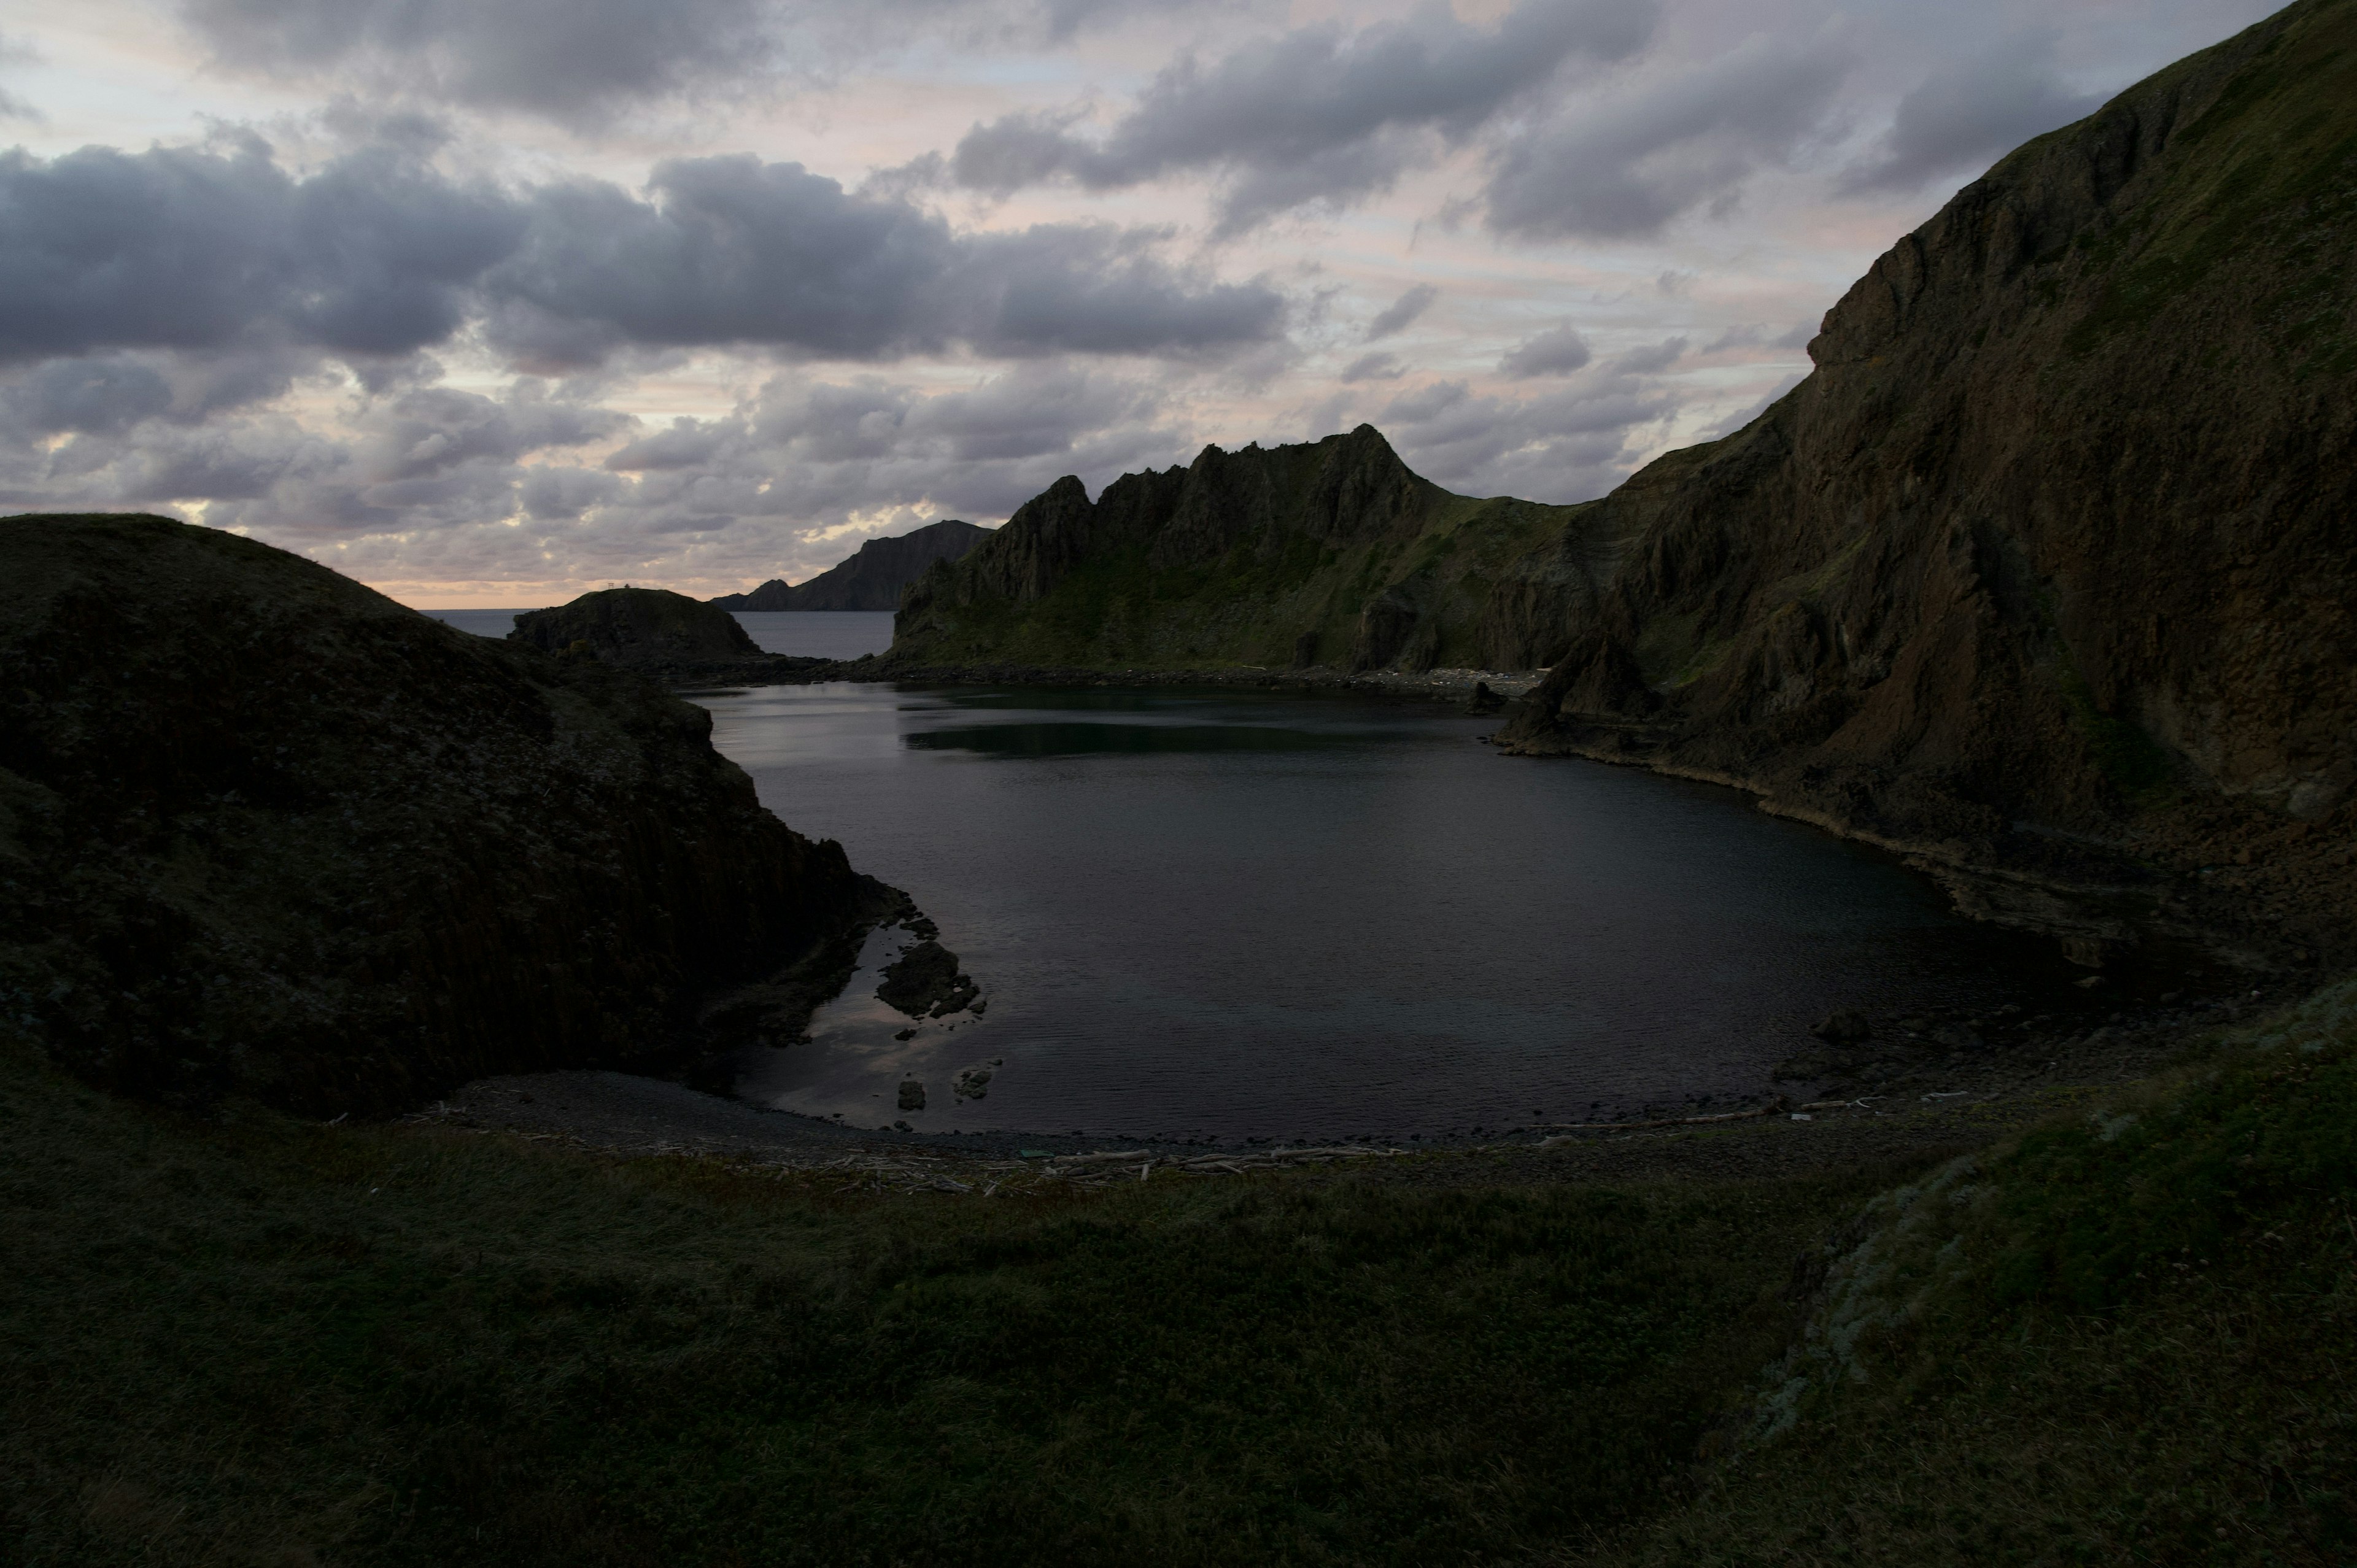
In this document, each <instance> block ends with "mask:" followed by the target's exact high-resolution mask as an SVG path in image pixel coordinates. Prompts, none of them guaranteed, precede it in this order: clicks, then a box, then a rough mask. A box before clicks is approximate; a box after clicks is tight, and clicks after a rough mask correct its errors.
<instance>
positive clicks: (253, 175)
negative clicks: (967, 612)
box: [0, 0, 2273, 607]
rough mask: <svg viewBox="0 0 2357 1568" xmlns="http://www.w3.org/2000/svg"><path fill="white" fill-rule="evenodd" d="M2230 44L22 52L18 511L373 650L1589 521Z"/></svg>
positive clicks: (404, 40)
mask: <svg viewBox="0 0 2357 1568" xmlns="http://www.w3.org/2000/svg"><path fill="white" fill-rule="evenodd" d="M2272 8H2273V7H2272V5H2269V4H2266V3H2256V0H2047V3H2044V4H2039V5H2031V4H2029V3H2027V0H1995V3H1993V4H1990V5H1986V6H1982V7H1977V8H1971V9H1969V10H1965V9H1962V8H1957V7H1949V6H1937V5H1926V4H1921V0H1917V3H1913V4H1907V3H1900V0H1860V3H1858V4H1854V5H1835V4H1833V3H1830V0H1761V3H1756V4H1746V5H1738V4H1736V3H1734V0H1480V3H1471V0H1468V3H1465V4H1460V5H1457V6H1456V7H1455V8H1454V9H1451V8H1450V7H1448V6H1447V5H1407V4H1395V3H1386V4H1382V5H1359V6H1351V7H1347V8H1344V7H1339V6H1335V5H1322V4H1313V3H1307V0H1305V3H1301V4H1293V5H1286V4H1257V3H1253V0H1234V3H1228V0H882V3H877V0H862V3H858V4H852V3H846V0H820V3H816V4H801V5H780V4H774V3H771V0H661V3H658V0H505V3H501V0H488V3H478V4H467V3H463V0H177V3H159V4H145V3H142V0H75V3H73V4H70V5H69V4H66V3H64V0H19V3H18V4H17V5H15V6H12V7H11V8H10V12H9V19H8V21H7V23H6V25H5V32H0V116H5V124H0V137H5V141H6V142H8V143H12V144H13V145H14V150H13V151H11V152H8V153H6V154H0V502H5V507H6V509H7V510H131V509H137V510H156V511H163V512H167V513H171V514H174V515H178V516H181V517H185V518H188V519H191V520H195V521H205V522H209V523H212V524H214V525H216V526H221V527H227V528H234V529H237V530H238V531H240V532H245V533H248V534H251V535H252V536H253V537H255V538H258V539H262V540H265V541H267V542H271V543H274V544H278V545H282V546H285V547H286V548H289V549H294V550H297V551H300V552H302V553H306V554H307V555H310V556H312V557H313V558H314V559H317V560H318V561H321V562H323V563H325V564H328V565H330V566H333V567H335V568H336V569H337V570H339V571H341V572H344V573H346V574H348V575H351V576H353V577H356V578H359V579H360V580H361V581H362V582H366V583H369V584H371V585H375V586H377V587H380V588H382V589H383V590H384V591H385V592H387V593H390V594H392V595H393V596H396V597H398V598H401V599H404V601H406V602H408V603H411V604H415V605H420V606H433V607H444V606H449V607H456V606H465V605H499V606H514V605H526V604H533V603H547V602H553V601H554V600H557V599H562V598H567V597H571V596H574V595H575V594H577V593H579V592H581V591H583V590H585V589H587V588H592V587H596V586H599V585H603V584H605V583H608V582H620V581H625V580H628V581H632V582H637V583H640V584H648V585H667V586H672V587H676V588H679V589H681V590H682V591H684V592H690V593H694V594H698V595H709V594H716V593H723V592H730V591H735V590H737V589H740V588H744V587H748V586H750V585H752V584H754V583H756V582H758V581H759V580H761V579H763V578H767V577H771V576H780V575H782V576H785V577H787V578H789V579H791V580H800V579H802V578H804V577H807V576H809V575H812V574H813V573H814V572H816V571H818V570H820V569H822V568H823V567H825V566H827V565H830V564H833V563H834V562H835V561H837V560H839V559H841V558H842V557H843V556H845V554H847V553H850V552H851V550H853V549H854V548H856V545H857V543H858V542H859V541H860V540H861V539H863V538H866V537H871V536H874V535H877V534H884V533H897V532H904V531H906V530H907V529H909V528H913V527H917V526H920V525H921V524H923V523H927V522H931V521H935V520H936V519H938V518H942V517H963V518H965V519H967V520H968V521H976V522H983V523H996V522H998V521H1001V520H1002V519H1004V518H1005V516H1006V514H1007V513H1008V512H1009V511H1010V510H1013V509H1014V508H1015V507H1016V506H1017V505H1019V504H1020V503H1021V502H1022V501H1024V500H1025V499H1028V498H1029V497H1030V496H1032V495H1034V494H1036V493H1037V492H1039V490H1041V489H1045V488H1046V487H1047V486H1048V484H1049V483H1050V482H1051V481H1053V480H1054V479H1055V478H1058V477H1059V476H1060V475H1063V474H1066V473H1075V474H1078V475H1079V476H1080V477H1081V478H1082V479H1083V480H1084V481H1085V482H1086V483H1087V484H1088V486H1089V488H1090V489H1091V491H1092V493H1093V492H1094V491H1095V490H1096V489H1098V488H1100V487H1101V486H1103V484H1104V483H1105V482H1106V481H1107V480H1109V479H1111V478H1114V477H1115V476H1116V475H1118V474H1120V473H1122V472H1124V471H1125V470H1130V469H1135V468H1141V467H1163V466H1167V465H1168V464H1172V463H1183V462H1186V461H1188V460H1189V458H1191V457H1192V456H1193V455H1194V453H1195V452H1196V451H1198V450H1200V447H1201V446H1203V445H1204V444H1205V443H1206V442H1218V443H1220V444H1222V445H1224V446H1241V445H1243V444H1244V443H1246V442H1249V441H1254V440H1257V441H1260V442H1263V443H1264V444H1266V443H1271V442H1275V441H1295V440H1302V439H1309V438H1315V437H1317V436H1320V435H1329V434H1331V433H1332V432H1334V431H1337V430H1343V429H1348V428H1350V427H1351V426H1352V425H1354V424H1359V423H1361V422H1372V423H1373V424H1376V425H1378V426H1379V427H1380V428H1381V429H1382V430H1383V432H1384V434H1385V435H1388V436H1389V437H1390V438H1391V439H1392V441H1393V442H1394V445H1395V446H1397V447H1398V448H1399V450H1400V453H1401V455H1402V456H1403V457H1405V459H1406V460H1407V462H1408V463H1409V464H1410V466H1411V467H1415V469H1416V470H1417V471H1419V472H1421V473H1423V474H1424V475H1426V477H1427V478H1431V479H1434V480H1436V481H1437V482H1438V483H1440V484H1442V485H1445V486H1447V487H1448V488H1449V489H1454V490H1458V491H1461V492H1466V493H1471V494H1482V495H1487V494H1500V493H1507V494H1514V495H1520V496H1523V497H1527V498H1529V499H1537V500H1544V501H1572V500H1579V499H1587V498H1588V497H1590V496H1594V495H1598V494H1600V493H1602V492H1603V491H1604V490H1606V489H1609V488H1610V487H1611V485H1612V484H1614V483H1615V482H1617V481H1618V480H1619V479H1620V478H1622V477H1623V476H1625V475H1626V474H1627V473H1628V472H1630V471H1631V469H1632V468H1634V467H1636V466H1638V465H1639V464H1640V463H1641V462H1642V461H1644V460H1645V459H1647V458H1649V457H1651V456H1655V455H1656V454H1658V453H1660V452H1662V451H1664V450H1667V449H1670V448H1672V447H1675V446H1684V445H1687V444H1690V443H1692V442H1694V441H1696V440H1700V439H1705V438H1707V437H1709V436H1711V435H1717V434H1719V433H1720V432H1722V431H1724V430H1726V429H1728V428H1732V427H1733V426H1734V425H1735V424H1739V423H1740V422H1741V421H1742V420H1744V419H1746V418H1748V417H1749V415H1750V414H1751V413H1753V412H1755V411H1756V410H1757V409H1758V408H1759V407H1760V406H1761V404H1762V403H1764V402H1766V401H1767V400H1768V399H1769V398H1770V397H1772V396H1774V395H1775V394H1777V393H1778V392H1781V391H1782V390H1783V389H1784V388H1785V387H1787V386H1789V385H1791V383H1792V381H1794V380H1796V379H1797V378H1798V377H1799V376H1800V375H1801V374H1802V373H1803V372H1804V371H1806V369H1807V364H1808V361H1807V358H1806V355H1805V354H1804V353H1803V344H1805V342H1806V341H1807V338H1808V337H1809V336H1810V335H1811V334H1812V333H1813V330H1814V328H1815V325H1816V322H1817V320H1818V318H1819V317H1821V316H1822V315H1823V313H1824V310H1825V308H1826V307H1827V306H1830V305H1831V304H1832V303H1833V302H1834V301H1835V299H1836V298H1838V297H1839V295H1840V294H1841V293H1842V291H1843V290H1844V289H1846V287H1847V286H1848V285H1849V284H1850V282H1851V281H1852V280H1853V279H1854V278H1855V277H1856V276H1857V274H1859V273H1860V272H1862V271H1863V270H1864V268H1865V267H1866V265H1867V263H1870V262H1871V260H1872V259H1873V258H1874V256H1875V255H1877V254H1878V253H1879V252H1881V251H1882V250H1884V249H1885V248H1887V247H1888V246H1889V243H1890V242H1891V241H1893V240H1894V239H1896V238H1897V237H1898V236H1899V235H1900V234H1901V233H1903V232H1905V231H1907V230H1909V229H1910V228H1912V227H1914V226H1915V225H1916V224H1918V223H1920V222H1921V221H1922V220H1924V219H1925V218H1926V217H1928V216H1930V215H1931V213H1932V212H1933V211H1935V210H1936V209H1938V207H1939V206H1940V205H1941V204H1942V203H1943V201H1944V200H1945V199H1947V197H1948V196H1949V194H1951V193H1952V192H1953V190H1954V189H1955V188H1956V187H1958V186H1959V185H1961V184H1963V183H1964V182H1965V181H1967V180H1969V179H1970V178H1971V177H1973V176H1975V174H1977V173H1978V172H1979V171H1980V170H1981V169H1982V168H1983V167H1985V166H1986V165H1987V164H1988V163H1990V162H1991V161H1993V160H1994V159H1995V158H1996V156H2000V155H2001V154H2003V153H2004V152H2005V151H2007V149H2008V148H2010V147H2012V146H2013V145H2017V144H2018V143H2019V142H2021V141H2023V140H2025V139H2027V138H2028V137H2029V136H2031V135H2034V134H2039V133H2040V132H2042V131H2046V130H2050V129H2052V128H2053V127H2055V126H2057V125H2060V124H2066V123H2067V122H2069V121H2071V120H2072V119H2075V118H2077V117H2079V116H2080V115H2082V114H2083V113H2086V112H2087V111H2088V110H2090V109H2091V108H2093V106H2094V104H2095V103H2097V102H2100V101H2101V100H2102V99H2103V98H2104V97H2106V96H2108V95H2109V94H2110V93H2112V92H2114V91H2117V90H2118V89H2120V88H2122V87H2124V86H2126V84H2127V83H2129V82H2130V81H2134V80H2136V78H2138V77H2140V76H2142V75H2144V74H2146V73H2147V72H2148V71H2150V70H2155V69H2157V68H2158V67H2159V66H2161V65H2163V64H2165V63H2167V62H2169V60H2172V59H2177V58H2179V57H2180V56H2182V55H2184V54H2187V53H2189V52H2190V51H2191V50H2193V49H2196V48H2201V46H2203V45H2205V44H2209V43H2212V42H2214V41H2215V40H2217V39H2218V38H2223V37H2225V36H2226V35H2228V34H2229V33H2231V32H2233V31H2234V30H2235V29H2237V28H2239V27H2244V26H2246V25H2247V24H2249V23H2251V22H2253V21H2255V20H2257V19H2258V18H2259V17H2260V16H2264V15H2266V14H2267V12H2268V11H2269V10H2271V9H2272Z"/></svg>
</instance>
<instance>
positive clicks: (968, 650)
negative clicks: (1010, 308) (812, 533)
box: [891, 425, 1587, 670]
mask: <svg viewBox="0 0 2357 1568" xmlns="http://www.w3.org/2000/svg"><path fill="white" fill-rule="evenodd" d="M1577 510H1578V509H1577V508H1566V507H1545V506H1535V505H1533V504H1531V503H1529V502H1526V501H1517V500H1507V499H1500V500H1488V501H1480V500H1472V499H1467V498H1466V497H1463V496H1454V495H1450V494H1449V493H1448V491H1446V490H1444V489H1440V487H1438V486H1437V485H1435V484H1432V483H1430V482H1428V481H1426V480H1425V479H1422V478H1417V477H1416V476H1415V474H1413V473H1410V472H1409V471H1408V468H1407V466H1406V465H1405V464H1404V463H1402V462H1401V461H1400V460H1399V456H1398V455H1397V454H1395V453H1394V452H1393V450H1392V449H1391V446H1390V444H1389V443H1388V442H1386V441H1384V439H1383V436H1382V435H1379V434H1377V432H1376V431H1375V429H1374V428H1373V427H1372V425H1361V426H1360V427H1359V428H1358V429H1356V430H1354V431H1352V432H1351V434H1350V435H1333V436H1329V437H1328V438H1327V439H1325V440H1323V441H1319V442H1316V443H1308V444H1304V445H1301V446H1277V447H1273V448H1267V449H1264V448H1262V447H1259V446H1247V447H1245V448H1243V450H1242V451H1239V452H1223V451H1222V450H1221V449H1220V448H1219V447H1216V446H1207V447H1205V448H1204V449H1203V452H1202V454H1201V455H1200V456H1198V457H1197V458H1196V459H1195V461H1194V462H1193V463H1192V464H1191V465H1189V467H1185V468H1170V469H1167V470H1164V471H1161V472H1158V473H1157V472H1148V473H1143V474H1126V475H1124V476H1123V477H1122V478H1119V479H1116V480H1114V482H1113V483H1112V484H1110V485H1107V486H1106V487H1105V489H1104V492H1103V494H1102V495H1100V496H1099V497H1098V498H1097V499H1096V500H1095V501H1093V502H1092V501H1091V500H1090V499H1089V498H1088V492H1087V491H1086V490H1084V489H1082V487H1081V482H1080V481H1079V480H1078V479H1075V478H1063V479H1059V480H1058V481H1057V482H1056V483H1055V485H1054V486H1053V487H1051V488H1050V489H1049V490H1048V491H1047V492H1046V493H1045V494H1043V495H1040V496H1039V497H1037V498H1036V499H1032V500H1030V501H1028V502H1027V503H1025V505H1024V506H1023V507H1022V509H1021V510H1018V511H1017V512H1016V514H1015V515H1014V516H1013V517H1012V518H1010V519H1008V520H1007V523H1006V527H1004V528H1002V529H1000V530H999V531H998V532H996V534H994V535H993V536H992V537H991V538H990V539H989V540H987V541H985V542H984V543H983V544H982V545H981V546H980V547H978V548H977V549H976V550H975V551H974V553H972V554H971V555H968V556H967V557H965V559H963V561H959V562H956V563H943V564H941V565H938V566H935V567H933V568H932V569H931V571H930V572H928V573H927V574H926V575H924V576H923V577H921V578H920V579H919V580H918V581H917V583H916V584H915V585H914V586H912V587H911V588H910V589H909V595H908V597H907V598H906V599H905V600H903V601H902V605H901V608H900V613H899V618H898V619H896V620H895V621H894V623H893V627H894V636H893V640H892V651H891V658H892V660H894V661H895V662H898V663H900V664H903V665H919V666H921V665H956V664H986V665H1014V666H1030V667H1035V668H1062V669H1071V668H1105V667H1122V668H1131V669H1136V668H1146V669H1188V668H1208V669H1217V668H1221V667H1232V666H1237V665H1253V666H1260V667H1264V668H1265V667H1275V668H1279V669H1283V668H1287V667H1296V666H1308V665H1341V666H1344V667H1347V668H1350V669H1352V670H1364V669H1370V668H1373V667H1377V666H1396V667H1400V668H1405V669H1410V670H1429V669H1432V668H1434V667H1436V666H1442V665H1445V666H1451V667H1458V666H1480V667H1481V668H1484V669H1530V668H1534V667H1535V666H1537V665H1540V664H1544V663H1545V662H1547V661H1548V660H1550V659H1551V658H1553V657H1554V655H1555V653H1557V652H1559V651H1561V649H1562V647H1563V646H1564V644H1565V641H1566V634H1565V631H1564V626H1565V623H1566V611H1567V607H1569V606H1570V605H1572V604H1574V603H1577V602H1578V600H1579V599H1580V597H1581V596H1582V595H1583V594H1584V592H1585V591H1586V589H1587V582H1586V579H1585V577H1584V575H1583V574H1582V572H1581V570H1580V565H1579V563H1578V562H1577V560H1571V559H1564V558H1560V557H1559V553H1557V552H1555V551H1554V550H1553V549H1552V548H1551V545H1552V542H1553V541H1554V540H1555V539H1556V538H1557V537H1558V536H1559V535H1562V534H1563V533H1564V532H1565V524H1566V520H1568V519H1569V518H1571V517H1572V516H1574V515H1575V514H1576V513H1577ZM1534 553H1536V554H1535V555H1534Z"/></svg>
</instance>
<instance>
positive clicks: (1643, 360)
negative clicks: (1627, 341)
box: [1609, 338, 1686, 376]
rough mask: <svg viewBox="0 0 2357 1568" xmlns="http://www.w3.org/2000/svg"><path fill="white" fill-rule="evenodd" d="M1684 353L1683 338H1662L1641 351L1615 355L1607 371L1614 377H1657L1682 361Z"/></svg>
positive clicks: (1684, 342)
mask: <svg viewBox="0 0 2357 1568" xmlns="http://www.w3.org/2000/svg"><path fill="white" fill-rule="evenodd" d="M1685 353H1686V340H1685V339H1684V338H1663V339H1662V340H1661V341H1660V342H1658V343H1648V344H1646V345H1645V346H1644V347H1643V348H1641V349H1630V350H1629V351H1628V352H1626V353H1624V354H1615V355H1614V356H1613V357H1612V363H1611V365H1610V367H1609V369H1610V371H1611V372H1612V373H1613V374H1615V375H1622V376H1651V375H1657V374H1659V373H1660V372H1661V371H1666V370H1668V369H1669V368H1670V367H1671V366H1672V365H1674V364H1676V363H1677V362H1678V361H1679V360H1683V359H1684V358H1685Z"/></svg>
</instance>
